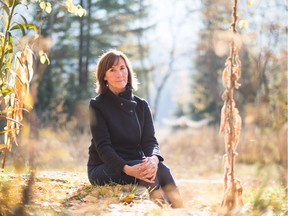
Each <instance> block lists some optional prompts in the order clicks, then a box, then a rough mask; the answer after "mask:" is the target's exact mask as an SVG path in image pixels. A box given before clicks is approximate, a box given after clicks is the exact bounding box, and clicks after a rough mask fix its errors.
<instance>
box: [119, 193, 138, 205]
mask: <svg viewBox="0 0 288 216" xmlns="http://www.w3.org/2000/svg"><path fill="white" fill-rule="evenodd" d="M134 199H135V195H134V194H128V195H127V196H125V197H124V198H122V199H121V200H120V201H121V202H123V203H131V202H133V200H134Z"/></svg>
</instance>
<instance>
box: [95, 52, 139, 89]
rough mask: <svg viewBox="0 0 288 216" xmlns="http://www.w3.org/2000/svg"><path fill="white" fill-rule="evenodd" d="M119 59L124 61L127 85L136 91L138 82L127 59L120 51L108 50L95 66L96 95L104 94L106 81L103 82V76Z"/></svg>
mask: <svg viewBox="0 0 288 216" xmlns="http://www.w3.org/2000/svg"><path fill="white" fill-rule="evenodd" d="M119 58H122V59H123V60H124V62H125V64H126V67H127V70H128V82H127V85H129V86H130V88H132V89H133V90H137V84H138V82H137V79H136V76H135V73H134V71H133V69H132V67H131V64H130V61H129V59H128V57H127V56H126V55H125V54H124V53H123V52H121V51H118V50H110V51H107V52H105V53H103V54H102V55H101V56H100V58H99V60H98V63H97V66H96V80H97V83H96V85H97V87H96V92H97V93H98V94H101V93H104V92H105V91H106V90H107V85H106V84H107V81H105V80H104V77H105V74H106V72H107V71H108V70H109V69H110V68H111V67H112V66H113V65H114V64H115V62H116V61H118V60H119Z"/></svg>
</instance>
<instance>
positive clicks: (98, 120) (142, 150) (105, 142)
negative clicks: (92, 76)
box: [88, 90, 163, 173]
mask: <svg viewBox="0 0 288 216" xmlns="http://www.w3.org/2000/svg"><path fill="white" fill-rule="evenodd" d="M89 110H90V127H91V133H92V140H91V145H90V147H89V160H88V166H97V165H99V164H102V163H106V164H108V165H109V166H110V167H111V168H112V169H114V170H115V172H117V173H120V172H121V171H122V169H123V167H124V165H125V164H126V163H127V162H126V161H128V160H139V159H140V160H141V159H143V158H145V157H149V156H152V155H157V156H158V158H159V160H160V161H163V158H162V156H161V154H160V150H159V145H158V142H157V140H156V138H155V131H154V125H153V120H152V116H151V111H150V108H149V106H148V103H147V102H146V101H145V100H143V99H141V98H139V97H137V96H134V95H133V94H132V93H131V91H129V90H127V91H125V92H123V93H121V94H120V95H119V96H116V95H115V94H113V93H112V92H111V91H110V90H107V91H106V92H105V93H103V94H100V95H98V96H97V97H96V98H95V99H91V100H90V104H89Z"/></svg>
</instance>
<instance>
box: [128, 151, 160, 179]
mask: <svg viewBox="0 0 288 216" xmlns="http://www.w3.org/2000/svg"><path fill="white" fill-rule="evenodd" d="M158 163H159V159H158V157H157V156H151V157H146V158H145V159H144V160H143V161H142V162H141V163H139V164H136V165H134V166H129V165H125V166H124V169H123V171H124V172H125V173H126V174H127V175H130V176H134V177H135V178H137V179H140V180H143V181H145V182H148V183H154V181H155V178H156V174H157V170H158Z"/></svg>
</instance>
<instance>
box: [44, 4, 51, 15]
mask: <svg viewBox="0 0 288 216" xmlns="http://www.w3.org/2000/svg"><path fill="white" fill-rule="evenodd" d="M45 11H46V12H47V13H48V14H50V13H51V11H52V5H51V3H50V2H47V3H46V8H45Z"/></svg>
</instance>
